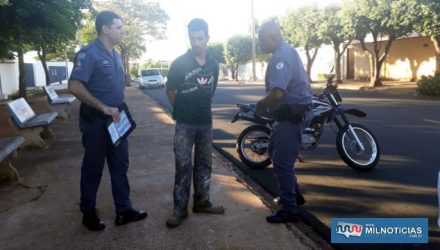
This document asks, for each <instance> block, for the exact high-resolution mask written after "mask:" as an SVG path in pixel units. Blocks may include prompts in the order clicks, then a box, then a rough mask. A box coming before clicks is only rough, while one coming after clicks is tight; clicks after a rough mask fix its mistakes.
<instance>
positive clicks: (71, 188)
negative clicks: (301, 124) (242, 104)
mask: <svg viewBox="0 0 440 250" xmlns="http://www.w3.org/2000/svg"><path fill="white" fill-rule="evenodd" d="M126 101H127V104H128V106H129V108H130V110H131V112H132V114H133V118H134V119H135V120H136V122H137V125H138V126H137V128H136V130H135V131H134V132H133V133H132V134H131V135H130V137H129V143H130V169H129V180H130V184H131V199H132V203H133V206H134V207H135V208H137V209H141V210H146V211H147V212H148V214H149V215H148V218H147V219H146V220H144V221H140V222H135V223H130V224H128V225H124V226H120V227H116V226H115V225H114V224H113V221H114V217H115V214H114V206H113V200H112V196H111V188H110V178H109V174H108V170H107V168H105V170H104V174H103V179H102V182H101V186H100V190H99V192H98V200H97V208H98V209H99V212H100V215H101V219H102V220H103V221H104V222H105V223H106V225H107V227H106V229H105V230H104V231H103V232H91V231H88V230H87V229H86V228H85V227H83V226H82V224H81V214H80V212H79V209H78V205H79V177H80V166H81V161H82V152H83V151H82V146H81V142H80V133H79V131H78V121H77V120H78V116H77V114H78V107H79V104H78V102H77V103H75V105H74V107H73V114H74V116H73V117H72V118H71V119H70V120H64V121H63V120H58V119H57V120H56V122H55V124H54V125H53V126H52V129H53V131H54V133H55V136H56V138H55V139H54V140H53V141H52V142H50V147H49V148H48V149H34V150H29V149H28V150H22V151H19V152H18V157H17V158H16V159H15V160H14V166H15V167H16V168H17V170H18V172H19V174H20V177H21V178H20V181H19V183H13V184H7V183H0V221H2V224H1V230H0V242H1V246H2V247H1V249H323V248H329V246H328V245H326V244H322V242H318V243H317V242H316V241H315V240H312V239H311V238H310V237H315V236H313V232H311V231H310V230H303V229H304V228H306V227H307V226H305V225H303V224H299V225H296V224H288V225H285V224H281V225H273V224H269V223H267V222H266V221H265V216H266V215H268V214H269V213H270V212H271V211H270V209H269V208H268V207H267V206H266V205H265V204H264V203H263V201H262V199H261V197H260V196H258V195H256V194H255V192H254V191H253V190H252V189H251V188H249V186H247V185H244V184H243V183H242V181H241V180H240V177H239V176H238V175H237V174H236V173H234V171H233V170H232V169H231V167H230V165H229V163H228V162H227V160H225V159H224V158H223V157H222V156H220V154H218V153H216V152H215V153H214V162H213V174H212V179H211V200H212V202H213V203H214V204H221V205H224V206H225V207H226V213H225V214H224V215H203V214H193V213H192V212H190V215H189V217H188V219H186V220H185V221H184V222H183V223H182V224H181V225H180V226H179V227H177V228H175V229H168V228H167V227H166V225H165V220H166V219H167V217H168V216H169V215H170V214H171V213H172V206H173V205H172V204H173V201H172V190H173V182H174V156H173V135H174V122H173V120H172V119H170V117H169V116H168V114H166V113H165V112H164V111H163V110H162V109H161V108H160V107H159V106H158V105H157V104H156V103H155V102H154V101H153V100H152V99H151V98H150V97H148V96H146V95H145V94H143V93H141V92H140V91H138V90H137V89H135V88H127V91H126ZM36 106H40V108H41V109H42V107H43V106H44V105H38V103H36ZM35 109H36V110H37V112H38V110H39V109H37V108H35ZM41 109H40V110H41ZM2 119H4V116H2ZM1 123H2V124H4V121H3V120H2V121H1ZM2 129H3V128H2ZM3 131H5V130H3ZM3 134H4V132H3V133H2V136H4V135H3ZM190 209H191V202H190V206H189V210H190ZM318 241H319V240H318Z"/></svg>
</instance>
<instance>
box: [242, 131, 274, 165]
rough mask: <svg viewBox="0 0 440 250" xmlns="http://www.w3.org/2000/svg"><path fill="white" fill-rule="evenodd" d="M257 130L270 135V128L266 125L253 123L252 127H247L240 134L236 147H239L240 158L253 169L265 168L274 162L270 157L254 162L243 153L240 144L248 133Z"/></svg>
mask: <svg viewBox="0 0 440 250" xmlns="http://www.w3.org/2000/svg"><path fill="white" fill-rule="evenodd" d="M257 131H260V132H262V133H265V134H267V135H268V136H269V135H270V129H269V128H267V127H265V126H262V125H252V126H250V127H247V128H246V129H245V130H243V131H242V132H241V133H240V135H239V136H238V139H237V144H236V149H237V153H238V155H239V156H240V159H241V160H242V161H243V163H244V164H246V166H249V167H250V168H253V169H264V168H266V167H268V166H269V165H270V164H271V163H272V162H271V160H270V158H269V157H267V159H266V160H264V161H261V162H254V161H251V160H249V159H247V158H246V156H245V155H244V154H243V152H242V150H241V148H240V145H241V143H242V141H243V140H244V138H245V136H246V135H248V134H249V133H251V132H257Z"/></svg>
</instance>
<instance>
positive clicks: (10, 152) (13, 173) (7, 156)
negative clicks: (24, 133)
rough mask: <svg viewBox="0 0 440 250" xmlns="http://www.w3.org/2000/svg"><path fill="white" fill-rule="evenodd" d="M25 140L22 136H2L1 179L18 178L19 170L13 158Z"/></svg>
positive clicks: (0, 148)
mask: <svg viewBox="0 0 440 250" xmlns="http://www.w3.org/2000/svg"><path fill="white" fill-rule="evenodd" d="M23 142H24V138H23V137H21V136H16V137H7V138H0V179H7V180H8V181H16V180H18V172H17V170H16V169H15V168H14V167H13V166H12V159H13V158H14V157H15V155H16V152H17V148H18V147H19V146H20V145H21V144H23Z"/></svg>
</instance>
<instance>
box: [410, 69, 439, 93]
mask: <svg viewBox="0 0 440 250" xmlns="http://www.w3.org/2000/svg"><path fill="white" fill-rule="evenodd" d="M416 91H417V94H418V95H425V96H440V72H437V73H435V75H434V76H428V77H426V76H423V77H422V79H421V80H420V81H418V82H417V90H416Z"/></svg>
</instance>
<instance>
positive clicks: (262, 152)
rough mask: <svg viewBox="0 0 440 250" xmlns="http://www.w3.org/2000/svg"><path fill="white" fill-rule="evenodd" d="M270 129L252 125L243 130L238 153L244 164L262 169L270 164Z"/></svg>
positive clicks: (238, 144)
mask: <svg viewBox="0 0 440 250" xmlns="http://www.w3.org/2000/svg"><path fill="white" fill-rule="evenodd" d="M269 136H270V129H269V128H267V127H265V126H261V125H252V126H250V127H248V128H246V129H245V130H243V131H242V132H241V134H240V136H239V137H238V139H237V153H238V155H239V156H240V159H241V160H242V161H243V163H244V164H246V165H247V166H249V167H251V168H255V169H262V168H266V167H267V166H269V165H270V163H271V161H270V158H269V152H268V146H269Z"/></svg>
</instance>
